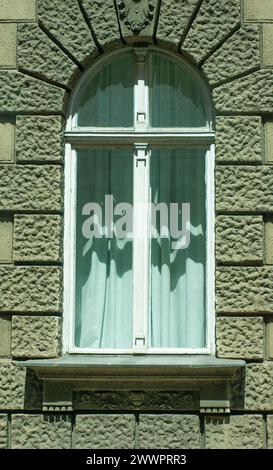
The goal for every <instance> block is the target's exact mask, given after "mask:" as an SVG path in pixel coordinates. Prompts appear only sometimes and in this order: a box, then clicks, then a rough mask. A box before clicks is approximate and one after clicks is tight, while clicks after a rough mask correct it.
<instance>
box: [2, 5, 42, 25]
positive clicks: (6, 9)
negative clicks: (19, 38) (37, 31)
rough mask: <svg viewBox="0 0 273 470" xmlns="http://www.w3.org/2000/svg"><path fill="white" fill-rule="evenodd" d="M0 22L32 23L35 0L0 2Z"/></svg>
mask: <svg viewBox="0 0 273 470" xmlns="http://www.w3.org/2000/svg"><path fill="white" fill-rule="evenodd" d="M0 18H1V21H9V20H11V21H34V20H35V18H36V0H20V1H19V2H18V1H16V5H15V0H0Z"/></svg>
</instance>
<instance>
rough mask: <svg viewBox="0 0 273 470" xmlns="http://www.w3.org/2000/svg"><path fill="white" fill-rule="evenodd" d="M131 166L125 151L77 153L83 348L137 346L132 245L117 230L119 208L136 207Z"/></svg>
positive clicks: (78, 271) (79, 308)
mask: <svg viewBox="0 0 273 470" xmlns="http://www.w3.org/2000/svg"><path fill="white" fill-rule="evenodd" d="M132 161H133V160H132V157H131V155H130V154H129V152H128V151H126V150H112V151H108V150H79V151H78V152H77V207H76V211H77V215H76V334H75V344H76V346H78V347H83V348H84V347H89V348H131V347H132V317H133V314H132V309H133V300H132V297H133V296H132V294H133V287H132V240H131V239H128V238H126V236H123V234H122V233H121V232H118V233H117V231H116V230H117V229H118V228H120V227H121V225H122V222H124V220H123V221H122V217H121V215H122V214H124V206H122V205H118V204H121V203H129V204H132V197H133V195H132V188H133V184H132V175H133V166H132V165H133V164H132ZM107 195H108V197H105V196H107ZM113 210H114V212H115V215H114V216H113V215H112V214H113ZM118 221H119V225H118ZM122 228H124V229H127V231H128V232H130V229H131V227H129V226H128V224H127V223H125V227H124V223H123V225H122ZM107 230H108V232H107Z"/></svg>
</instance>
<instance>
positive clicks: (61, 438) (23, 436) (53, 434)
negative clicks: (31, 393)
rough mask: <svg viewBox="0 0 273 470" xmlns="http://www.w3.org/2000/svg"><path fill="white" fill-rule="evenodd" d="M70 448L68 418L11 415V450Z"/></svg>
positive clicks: (69, 424) (69, 421) (69, 420)
mask: <svg viewBox="0 0 273 470" xmlns="http://www.w3.org/2000/svg"><path fill="white" fill-rule="evenodd" d="M70 447H71V418H70V416H65V415H64V416H63V415H61V416H58V418H57V416H52V415H46V416H44V415H21V414H20V415H19V414H18V415H13V416H12V420H11V448H12V449H69V448H70Z"/></svg>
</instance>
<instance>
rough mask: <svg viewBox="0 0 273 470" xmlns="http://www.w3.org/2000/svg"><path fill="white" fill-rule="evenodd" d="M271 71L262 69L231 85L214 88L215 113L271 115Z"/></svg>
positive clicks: (272, 82)
mask: <svg viewBox="0 0 273 470" xmlns="http://www.w3.org/2000/svg"><path fill="white" fill-rule="evenodd" d="M272 87H273V70H271V69H270V70H269V69H262V70H259V71H258V72H254V73H252V74H250V75H247V76H246V77H243V78H239V79H237V80H234V81H233V82H231V83H227V84H225V85H221V86H219V87H216V88H215V89H214V91H213V100H214V104H215V107H216V111H220V112H227V113H230V112H234V113H238V112H243V113H272V112H273V101H272Z"/></svg>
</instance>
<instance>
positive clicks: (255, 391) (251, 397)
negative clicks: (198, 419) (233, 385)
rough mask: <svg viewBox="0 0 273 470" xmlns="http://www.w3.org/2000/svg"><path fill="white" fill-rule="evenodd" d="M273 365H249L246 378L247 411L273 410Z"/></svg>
mask: <svg viewBox="0 0 273 470" xmlns="http://www.w3.org/2000/svg"><path fill="white" fill-rule="evenodd" d="M272 389H273V364H272V363H270V362H264V363H262V364H248V365H247V366H246V376H245V409H246V410H250V411H268V410H272V409H273V394H272Z"/></svg>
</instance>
